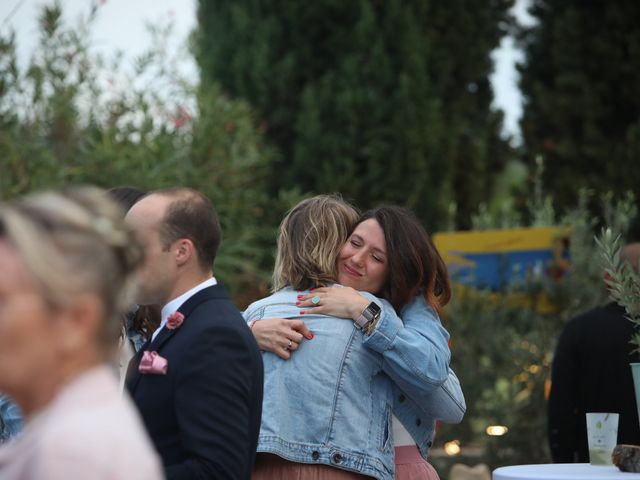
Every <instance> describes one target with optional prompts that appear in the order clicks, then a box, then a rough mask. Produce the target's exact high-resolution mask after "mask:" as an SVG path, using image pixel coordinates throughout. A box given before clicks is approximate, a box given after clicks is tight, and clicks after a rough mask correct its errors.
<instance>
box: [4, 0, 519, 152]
mask: <svg viewBox="0 0 640 480" xmlns="http://www.w3.org/2000/svg"><path fill="white" fill-rule="evenodd" d="M98 2H99V3H100V9H99V13H98V18H97V20H96V23H95V25H94V29H93V31H92V45H93V48H94V49H95V50H96V51H98V52H101V53H103V54H105V55H107V56H109V55H111V54H113V53H115V52H116V51H118V50H121V51H122V52H123V53H124V56H125V60H127V59H128V60H129V61H132V60H133V58H135V56H136V55H138V54H140V53H142V52H144V51H145V50H146V49H147V48H148V47H149V44H150V35H149V33H148V31H147V28H146V25H147V24H148V23H152V24H157V23H162V24H166V23H167V22H169V21H171V22H172V23H173V25H174V38H175V39H176V42H178V43H180V44H181V45H183V46H184V47H185V48H186V39H187V36H188V35H189V32H190V31H191V30H193V29H194V28H195V27H196V14H195V10H196V0H98ZM49 3H51V0H0V31H2V32H3V33H4V32H6V31H7V30H8V29H9V28H13V29H14V30H15V32H16V36H17V45H18V58H19V60H20V61H21V62H23V64H26V63H27V61H28V59H29V57H30V52H31V51H33V49H34V48H35V46H36V45H37V32H38V25H37V15H38V12H39V11H40V9H41V7H42V5H45V4H49ZM60 3H61V5H62V7H63V12H64V14H65V18H66V19H67V20H68V21H70V22H71V24H72V25H73V24H74V22H77V21H78V18H79V16H81V15H85V16H86V14H87V12H88V11H89V5H90V3H91V0H60ZM527 3H528V0H516V5H515V7H514V14H515V15H516V17H517V18H518V20H520V21H521V22H530V17H529V16H528V14H527V13H526V5H527ZM492 56H493V59H494V62H495V71H494V73H493V75H492V76H491V83H492V85H493V88H494V96H495V100H494V106H495V107H496V108H500V109H502V110H503V111H504V112H505V121H504V131H505V134H507V135H511V136H512V137H513V139H514V142H515V143H519V141H520V131H519V126H518V121H519V119H520V116H521V115H522V98H521V95H520V91H519V89H518V86H517V81H518V78H517V72H516V70H515V63H516V62H517V61H519V60H520V59H521V52H519V51H518V50H517V49H516V48H515V46H514V43H513V39H511V38H508V37H506V38H504V39H503V40H502V43H501V45H500V47H499V48H498V49H496V51H494V53H493V55H492ZM182 58H183V61H182V64H181V65H180V69H181V70H182V71H183V72H185V74H186V75H188V76H193V78H194V79H195V77H197V75H198V74H197V67H196V65H195V63H194V62H193V60H192V59H191V58H189V56H188V55H184V56H183V57H182Z"/></svg>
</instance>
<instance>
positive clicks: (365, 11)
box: [195, 0, 512, 228]
mask: <svg viewBox="0 0 640 480" xmlns="http://www.w3.org/2000/svg"><path fill="white" fill-rule="evenodd" d="M465 3H468V2H463V1H462V0H453V1H450V2H447V3H446V4H443V3H442V2H428V1H423V0H420V1H418V0H412V1H406V0H403V1H401V0H385V1H375V0H354V1H349V2H344V1H338V0H319V1H316V2H284V1H282V0H280V1H277V0H271V1H266V0H262V1H260V0H253V1H248V0H236V1H234V2H226V1H222V0H200V2H199V10H198V18H199V31H198V32H197V34H196V36H195V46H196V56H197V58H198V61H199V64H200V67H201V70H202V80H203V86H204V87H205V88H206V86H207V85H210V84H211V83H213V82H219V83H220V84H221V85H222V88H223V89H224V90H225V91H227V92H229V93H230V94H231V95H234V96H238V97H244V98H246V99H248V100H249V101H250V102H251V103H252V104H253V105H254V106H255V107H256V108H257V111H258V112H259V114H260V115H261V116H262V118H263V119H264V128H265V130H266V136H267V138H268V139H270V141H271V142H272V143H273V144H275V145H276V146H277V147H278V149H279V152H280V159H279V161H278V162H276V163H275V164H274V165H273V176H272V183H273V189H274V191H277V190H280V189H283V188H284V189H289V188H294V187H297V188H299V189H300V190H301V191H304V192H326V191H340V192H342V193H343V195H345V196H346V197H347V198H350V199H352V200H354V201H356V202H357V203H358V205H360V206H361V207H362V208H368V207H371V206H374V205H375V204H377V203H381V202H390V203H398V204H403V205H406V206H409V207H411V208H413V209H414V210H415V211H416V213H417V214H418V215H419V216H420V217H421V218H422V219H423V220H424V221H425V222H426V224H427V225H428V226H429V227H431V228H434V227H435V226H436V222H437V220H438V219H439V218H441V216H442V214H443V212H444V211H445V208H446V206H447V204H448V202H449V201H451V200H456V201H457V203H458V205H459V206H460V207H461V208H459V212H460V223H461V224H464V223H465V222H464V220H465V218H466V219H468V217H469V214H470V211H469V210H470V208H472V207H473V208H474V209H475V206H476V205H477V201H478V199H479V198H480V197H482V196H483V195H484V194H485V193H486V192H487V190H488V189H489V186H490V183H491V182H490V180H488V179H487V178H486V177H485V176H484V175H485V174H487V173H489V172H492V171H493V170H495V169H496V168H499V167H500V166H501V165H502V164H503V163H504V161H505V155H506V153H505V152H506V147H505V141H504V140H502V139H501V138H500V136H499V131H500V128H501V118H500V115H499V114H497V113H495V112H491V111H490V104H491V101H492V92H491V89H490V87H489V83H488V75H489V74H490V72H491V68H492V64H491V60H490V52H491V51H492V50H493V48H495V47H496V46H497V45H498V43H499V41H500V37H501V36H502V34H503V33H504V25H503V21H504V20H505V19H506V15H507V11H508V8H509V6H510V5H511V3H512V1H510V0H509V1H506V0H504V1H499V0H496V1H494V2H473V4H472V5H471V6H469V5H464V4H465ZM501 22H502V23H501ZM467 199H470V200H469V201H467Z"/></svg>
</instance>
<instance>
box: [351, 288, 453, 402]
mask: <svg viewBox="0 0 640 480" xmlns="http://www.w3.org/2000/svg"><path fill="white" fill-rule="evenodd" d="M364 295H367V296H368V294H366V293H364ZM369 298H371V297H369ZM376 300H377V299H376ZM378 303H380V304H381V306H382V312H381V315H380V319H379V320H378V323H377V325H376V327H375V329H374V331H373V332H372V333H371V335H369V336H367V337H365V339H364V344H365V346H367V347H368V348H371V349H373V350H375V351H376V352H378V353H380V354H382V357H383V369H384V371H385V372H386V373H387V374H388V375H389V377H390V378H391V379H392V380H393V381H394V383H395V384H396V385H397V386H398V387H399V388H400V389H401V390H402V391H403V392H404V393H405V394H407V395H408V396H410V397H411V398H412V399H413V400H414V401H415V402H416V403H417V404H421V403H423V402H424V401H426V400H427V399H428V397H429V396H430V395H431V394H432V393H433V392H434V391H435V390H436V389H437V388H438V387H439V386H440V385H442V384H443V383H444V382H445V381H446V380H447V378H448V373H449V360H450V359H451V352H450V351H449V345H448V342H449V333H448V332H447V331H446V330H445V328H444V327H443V326H442V324H441V323H440V318H439V317H438V315H437V314H436V312H435V310H434V309H433V308H431V307H430V306H429V305H428V304H427V302H426V301H425V299H424V297H423V296H421V295H419V296H416V297H415V298H414V299H413V300H412V301H411V302H410V303H409V304H407V305H406V306H405V307H404V308H403V309H402V312H401V316H402V319H400V317H398V315H397V314H396V312H395V310H394V309H393V307H392V306H391V304H389V302H387V301H384V300H378Z"/></svg>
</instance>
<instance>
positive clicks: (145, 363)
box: [138, 351, 169, 375]
mask: <svg viewBox="0 0 640 480" xmlns="http://www.w3.org/2000/svg"><path fill="white" fill-rule="evenodd" d="M168 367H169V362H168V361H167V359H166V358H164V357H163V356H161V355H159V354H158V352H149V351H147V352H144V353H143V354H142V359H140V365H138V371H139V372H140V373H142V374H143V375H146V374H147V373H151V374H154V375H166V374H167V368H168Z"/></svg>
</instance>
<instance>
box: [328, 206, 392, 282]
mask: <svg viewBox="0 0 640 480" xmlns="http://www.w3.org/2000/svg"><path fill="white" fill-rule="evenodd" d="M388 275H389V262H388V256H387V243H386V241H385V239H384V232H383V231H382V227H381V226H380V224H379V223H378V221H377V220H375V219H373V218H370V219H368V220H365V221H364V222H362V223H360V224H359V225H358V226H357V227H356V228H355V230H354V231H353V233H352V234H351V236H350V237H349V238H348V239H347V242H346V243H345V244H344V246H343V247H342V249H341V250H340V254H339V255H338V282H339V283H340V284H341V285H345V286H347V287H352V288H355V289H356V290H360V291H365V292H369V293H373V294H377V293H379V292H380V291H381V290H382V288H383V287H384V285H385V283H386V282H387V277H388Z"/></svg>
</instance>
